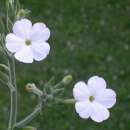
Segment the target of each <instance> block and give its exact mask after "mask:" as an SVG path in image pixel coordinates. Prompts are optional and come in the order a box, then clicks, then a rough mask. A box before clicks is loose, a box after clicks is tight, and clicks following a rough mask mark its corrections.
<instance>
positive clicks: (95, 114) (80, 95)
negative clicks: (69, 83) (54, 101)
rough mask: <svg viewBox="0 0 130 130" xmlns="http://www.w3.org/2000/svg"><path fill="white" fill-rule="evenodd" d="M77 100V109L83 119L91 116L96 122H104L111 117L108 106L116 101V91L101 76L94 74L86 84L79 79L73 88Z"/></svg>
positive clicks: (111, 105)
mask: <svg viewBox="0 0 130 130" xmlns="http://www.w3.org/2000/svg"><path fill="white" fill-rule="evenodd" d="M73 96H74V98H75V100H76V104H75V109H76V112H77V113H78V114H79V116H80V117H81V118H83V119H88V118H91V119H92V120H93V121H95V122H102V121H104V120H106V119H108V118H109V116H110V113H109V110H108V108H111V107H113V106H114V104H115V103H116V93H115V92H114V91H113V90H112V89H107V88H106V82H105V80H104V79H103V78H101V77H99V76H93V77H91V78H90V79H89V80H88V83H87V84H86V83H85V82H83V81H79V82H78V83H76V84H75V86H74V89H73Z"/></svg>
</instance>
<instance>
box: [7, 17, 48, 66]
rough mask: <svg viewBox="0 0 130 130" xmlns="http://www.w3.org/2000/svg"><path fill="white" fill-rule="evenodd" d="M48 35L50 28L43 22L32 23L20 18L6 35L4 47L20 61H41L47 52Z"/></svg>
mask: <svg viewBox="0 0 130 130" xmlns="http://www.w3.org/2000/svg"><path fill="white" fill-rule="evenodd" d="M49 37H50V30H49V29H48V28H47V27H46V25H45V24H43V23H35V24H34V25H32V22H31V21H30V20H28V19H21V20H18V21H16V22H15V23H14V25H13V33H9V34H8V35H7V36H6V47H7V49H8V50H9V51H10V52H12V53H13V54H14V56H15V58H16V59H17V60H19V61H21V62H24V63H32V62H33V60H36V61H41V60H43V59H45V58H46V57H47V55H48V54H49V51H50V46H49V44H48V43H47V40H48V39H49Z"/></svg>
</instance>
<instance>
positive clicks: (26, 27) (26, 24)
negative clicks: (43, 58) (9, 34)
mask: <svg viewBox="0 0 130 130" xmlns="http://www.w3.org/2000/svg"><path fill="white" fill-rule="evenodd" d="M31 29H32V23H31V21H30V20H28V19H22V20H18V21H16V22H15V24H14V26H13V32H14V33H15V34H16V35H17V36H19V37H21V38H24V39H29V38H30V32H31Z"/></svg>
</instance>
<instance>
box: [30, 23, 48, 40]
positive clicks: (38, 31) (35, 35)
mask: <svg viewBox="0 0 130 130" xmlns="http://www.w3.org/2000/svg"><path fill="white" fill-rule="evenodd" d="M49 37H50V30H49V29H48V28H47V27H46V25H45V24H43V23H36V24H34V25H33V27H32V33H31V40H32V41H34V42H44V41H47V40H48V38H49Z"/></svg>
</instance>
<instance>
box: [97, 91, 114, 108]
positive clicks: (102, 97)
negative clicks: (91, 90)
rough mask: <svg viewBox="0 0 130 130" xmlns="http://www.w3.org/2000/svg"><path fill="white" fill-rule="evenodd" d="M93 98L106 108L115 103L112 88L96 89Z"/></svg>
mask: <svg viewBox="0 0 130 130" xmlns="http://www.w3.org/2000/svg"><path fill="white" fill-rule="evenodd" d="M95 100H96V101H97V102H99V103H101V104H102V105H103V106H105V107H107V108H111V107H113V106H114V105H115V103H116V93H115V92H114V91H113V90H112V89H104V90H101V91H98V93H97V95H96V97H95Z"/></svg>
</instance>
